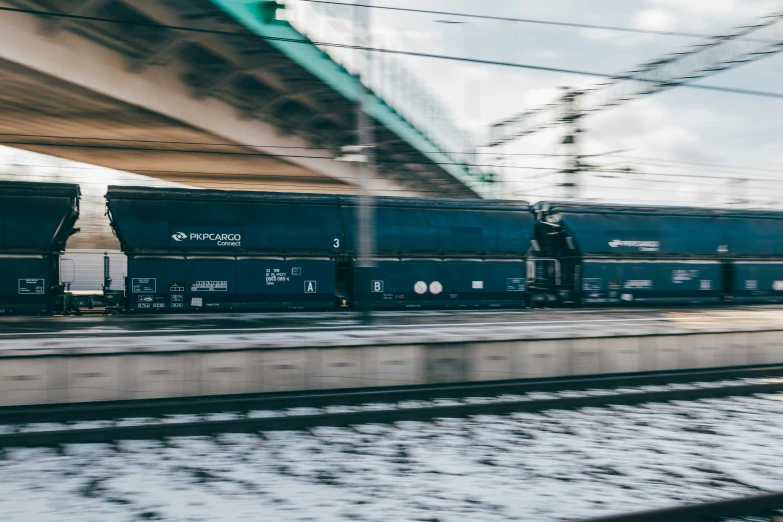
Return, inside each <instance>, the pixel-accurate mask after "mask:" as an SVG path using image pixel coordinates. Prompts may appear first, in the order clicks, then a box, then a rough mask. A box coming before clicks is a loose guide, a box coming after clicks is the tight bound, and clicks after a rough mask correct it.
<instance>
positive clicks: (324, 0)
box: [299, 0, 771, 43]
mask: <svg viewBox="0 0 783 522" xmlns="http://www.w3.org/2000/svg"><path fill="white" fill-rule="evenodd" d="M299 1H300V2H306V3H309V4H323V5H333V6H343V7H361V8H365V9H378V10H385V11H399V12H405V13H418V14H429V15H438V16H453V17H457V18H472V19H476V20H491V21H495V22H512V23H522V24H534V25H548V26H554V27H566V28H572V29H598V30H601V31H617V32H624V33H638V34H649V35H656V36H680V37H684V38H705V39H710V38H714V37H715V35H711V34H705V33H691V32H684V31H658V30H655V29H641V28H638V27H623V26H616V25H599V24H585V23H579V22H563V21H559V20H541V19H537V18H516V17H511V16H497V15H487V14H478V13H462V12H454V11H434V10H430V9H414V8H410V7H394V6H387V5H376V4H360V3H356V4H348V3H345V2H334V1H331V0H299ZM743 40H747V41H754V42H762V43H764V42H771V40H765V39H756V38H743Z"/></svg>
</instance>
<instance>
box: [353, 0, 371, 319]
mask: <svg viewBox="0 0 783 522" xmlns="http://www.w3.org/2000/svg"><path fill="white" fill-rule="evenodd" d="M371 3H372V2H371V0H365V4H366V5H368V4H371ZM371 11H372V10H371V9H369V8H368V7H359V6H355V7H354V13H355V18H356V30H355V32H354V38H355V40H358V39H359V35H360V33H361V32H364V34H365V35H366V37H367V41H366V42H358V41H357V42H356V44H357V46H361V45H365V46H366V47H368V48H369V47H372V41H371V39H372V31H371V30H370V23H371ZM363 54H364V56H363V57H362V58H363V59H362V60H361V62H360V67H361V68H360V69H359V70H360V71H362V70H363V71H364V73H365V75H364V82H362V75H361V74H360V75H359V82H358V88H359V96H358V104H357V118H356V124H357V145H358V146H359V148H360V150H361V155H363V156H364V157H365V158H364V161H360V162H357V163H356V175H357V182H358V184H359V211H358V213H357V219H358V221H359V222H358V229H359V258H358V259H357V267H358V268H359V269H360V270H361V271H362V272H364V273H365V274H367V273H369V272H371V271H372V269H373V268H374V267H375V259H374V256H375V209H374V208H373V207H374V205H373V180H374V177H375V175H374V174H375V173H374V170H375V168H374V167H375V154H374V146H375V139H374V128H373V123H372V121H371V119H370V116H369V114H368V111H369V105H370V103H371V98H370V93H369V92H368V91H367V89H366V88H365V87H364V84H365V83H366V84H369V82H370V78H371V77H372V62H371V61H370V59H371V53H370V52H365V53H363ZM370 279H371V277H370V278H368V281H369V280H370ZM368 284H369V283H368ZM367 291H369V288H358V289H357V288H354V293H365V292H367ZM362 319H363V320H364V322H371V321H372V314H371V313H370V312H369V311H366V312H364V313H363V314H362Z"/></svg>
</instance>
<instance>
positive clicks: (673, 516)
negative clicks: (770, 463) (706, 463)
mask: <svg viewBox="0 0 783 522" xmlns="http://www.w3.org/2000/svg"><path fill="white" fill-rule="evenodd" d="M781 509H783V493H768V494H764V495H753V496H749V497H742V498H736V499H729V500H717V501H714V502H704V503H701V504H688V505H684V506H675V507H670V508H663V509H653V510H649V511H639V512H636V513H624V514H619V515H610V516H605V517H598V518H590V519H587V520H582V521H580V522H707V521H710V522H713V521H714V522H720V521H727V520H732V519H733V520H738V519H748V517H754V518H753V520H754V522H761V521H762V520H769V521H774V520H783V516H781V515H780V510H781ZM756 517H764V518H756Z"/></svg>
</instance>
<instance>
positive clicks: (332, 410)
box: [0, 366, 783, 447]
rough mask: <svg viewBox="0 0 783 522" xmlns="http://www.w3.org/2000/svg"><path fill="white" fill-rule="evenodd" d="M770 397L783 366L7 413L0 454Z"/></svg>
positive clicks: (0, 420) (0, 414)
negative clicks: (9, 449)
mask: <svg viewBox="0 0 783 522" xmlns="http://www.w3.org/2000/svg"><path fill="white" fill-rule="evenodd" d="M778 392H783V366H766V367H738V368H727V369H718V370H697V371H677V372H667V373H645V374H631V375H622V376H595V377H584V378H564V379H538V380H523V381H500V382H491V383H485V384H481V383H465V384H459V385H456V384H455V385H445V386H417V387H397V388H384V389H373V390H348V391H340V390H338V391H332V392H319V393H315V394H314V393H312V392H299V393H291V394H279V393H278V394H266V395H255V396H238V397H207V398H189V399H179V400H162V401H161V400H148V401H123V402H112V403H91V404H78V405H57V406H37V407H26V408H25V407H12V408H3V409H0V428H3V431H5V433H2V434H0V447H40V446H58V445H61V444H77V443H111V442H114V441H117V440H144V439H165V438H168V437H185V436H211V435H215V434H220V433H252V432H259V431H284V430H306V429H310V428H314V427H319V426H331V427H345V426H351V425H358V424H372V423H395V422H400V421H428V420H432V419H436V418H464V417H471V416H475V415H506V414H510V413H514V412H540V411H545V410H552V409H577V408H585V407H605V406H610V405H636V404H643V403H647V402H665V401H672V400H682V401H689V400H691V401H692V400H699V399H706V398H721V397H731V396H747V395H753V394H764V393H766V394H769V393H778ZM178 416H179V418H178ZM181 416H186V417H185V418H182V417H181ZM187 416H190V417H187ZM90 422H93V424H91V423H90ZM40 423H50V424H48V425H43V426H41V424H40ZM54 423H60V424H59V425H58V424H54ZM85 423H86V424H85ZM95 423H97V424H99V425H98V426H95Z"/></svg>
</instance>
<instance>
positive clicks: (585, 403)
mask: <svg viewBox="0 0 783 522" xmlns="http://www.w3.org/2000/svg"><path fill="white" fill-rule="evenodd" d="M561 384H562V383H561ZM716 385H717V387H715V386H716ZM561 389H562V387H561ZM780 392H783V382H781V381H778V382H767V383H764V382H761V383H750V384H748V383H745V384H739V385H737V384H734V385H723V386H721V385H720V383H712V385H711V386H702V387H698V386H697V387H693V388H688V389H667V390H660V391H634V390H629V392H627V393H624V392H623V391H622V390H618V391H614V392H612V393H611V394H604V392H602V393H601V394H597V395H596V394H593V395H580V396H556V397H551V398H541V399H534V398H529V397H523V398H521V399H513V400H498V401H491V402H478V403H476V402H463V403H457V404H453V403H450V404H436V405H432V406H424V407H413V408H407V407H396V406H395V405H390V406H389V409H372V410H362V411H349V412H337V413H319V414H309V415H296V414H288V415H281V416H275V417H260V418H259V417H239V418H237V419H231V420H203V421H198V422H181V423H180V422H171V423H164V422H151V423H150V424H143V425H137V426H111V427H101V428H84V429H80V428H70V429H61V430H53V431H32V432H16V433H8V434H3V435H0V448H5V447H41V446H59V445H62V444H79V443H114V442H116V441H118V440H150V439H152V440H154V439H165V438H169V437H194V436H214V435H217V434H221V433H256V432H264V431H289V430H307V429H311V428H316V427H322V426H329V427H350V426H353V425H359V424H371V423H380V424H391V423H395V422H400V421H431V420H433V419H438V418H466V417H471V416H475V415H508V414H511V413H517V412H529V413H535V412H541V411H546V410H553V409H565V410H567V409H576V408H586V407H607V406H612V405H638V404H644V403H651V402H666V401H671V400H682V401H693V400H699V399H705V398H725V397H732V396H747V395H752V394H757V393H780ZM302 398H303V399H307V398H308V397H307V396H306V395H304V396H302Z"/></svg>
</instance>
